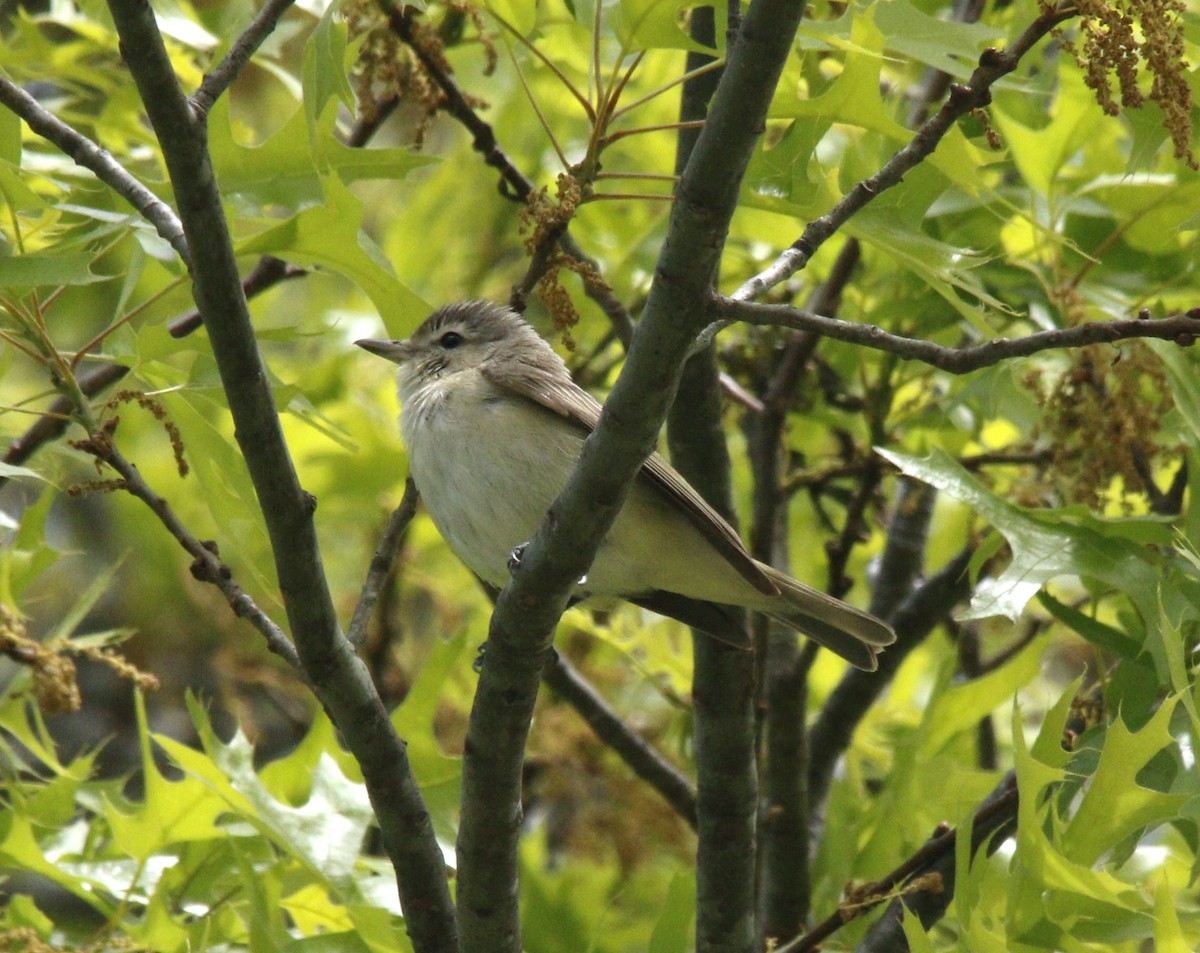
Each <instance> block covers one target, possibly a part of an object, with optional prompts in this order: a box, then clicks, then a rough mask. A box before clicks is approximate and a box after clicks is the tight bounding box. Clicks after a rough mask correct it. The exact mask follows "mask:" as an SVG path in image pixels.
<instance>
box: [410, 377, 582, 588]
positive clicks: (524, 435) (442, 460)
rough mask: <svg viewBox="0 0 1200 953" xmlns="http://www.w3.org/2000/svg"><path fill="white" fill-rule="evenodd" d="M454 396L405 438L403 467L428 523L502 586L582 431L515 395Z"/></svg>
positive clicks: (557, 484) (478, 572) (575, 455)
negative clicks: (463, 399) (461, 399)
mask: <svg viewBox="0 0 1200 953" xmlns="http://www.w3.org/2000/svg"><path fill="white" fill-rule="evenodd" d="M455 403H456V402H455V401H454V400H451V401H449V402H447V404H446V405H445V406H443V407H442V408H440V409H439V410H438V411H437V412H436V413H434V414H432V415H430V416H429V417H428V419H427V420H426V421H425V423H424V425H423V426H422V427H421V429H420V432H419V433H417V434H414V435H412V437H411V438H410V441H409V466H410V467H411V469H412V475H413V479H414V481H415V482H416V484H417V489H418V490H420V491H421V497H422V499H423V500H424V501H425V508H426V510H427V511H428V513H429V515H430V518H431V519H432V520H433V522H434V525H435V526H437V528H438V531H439V532H440V533H441V534H442V536H443V537H445V539H446V542H447V543H449V544H450V548H451V549H453V550H454V552H455V553H456V554H457V555H458V557H459V559H461V560H462V561H463V562H464V563H466V565H467V567H468V568H469V569H470V570H471V571H472V572H474V573H475V574H476V575H477V576H479V577H480V578H481V579H483V580H484V581H485V582H487V583H490V584H491V585H493V586H497V587H503V586H504V585H505V583H506V582H507V581H508V576H509V571H508V562H509V557H510V555H511V553H512V550H513V549H514V548H515V547H516V546H519V545H520V544H522V543H526V542H528V541H529V540H531V539H532V538H533V536H534V534H535V533H536V532H537V529H538V527H539V526H540V525H541V524H542V520H543V519H544V518H545V516H546V511H547V510H548V509H549V508H550V504H551V503H553V502H554V499H555V497H557V495H558V493H559V491H560V490H561V489H562V486H563V484H564V483H565V481H566V477H567V476H568V475H569V473H570V470H571V468H572V467H574V465H575V462H576V461H577V460H578V458H579V452H580V449H581V448H582V446H583V434H582V432H576V431H575V430H574V429H573V428H571V427H570V425H568V424H566V423H565V421H555V420H553V419H552V418H551V417H550V416H549V414H548V412H545V411H540V410H539V409H537V408H533V407H526V408H522V407H521V406H520V405H519V404H518V403H517V402H516V401H515V400H509V399H491V400H486V401H473V402H472V403H473V407H472V408H471V412H469V413H462V412H461V410H462V408H461V407H458V406H455Z"/></svg>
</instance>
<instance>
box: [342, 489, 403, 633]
mask: <svg viewBox="0 0 1200 953" xmlns="http://www.w3.org/2000/svg"><path fill="white" fill-rule="evenodd" d="M419 499H420V494H419V493H418V492H417V485H416V484H415V483H414V482H413V478H412V477H411V476H410V477H409V478H408V479H407V480H406V481H405V482H404V496H403V497H402V498H401V499H400V505H399V506H397V507H396V509H395V510H394V511H393V512H392V516H391V518H390V519H389V520H388V525H387V529H386V530H385V531H384V534H383V539H381V540H380V541H379V546H378V548H376V550H375V555H374V556H372V557H371V568H370V570H369V571H368V573H367V578H366V581H365V582H364V583H363V587H362V594H361V595H359V597H358V604H357V605H355V607H354V615H353V616H352V617H351V619H350V630H349V631H348V632H347V633H346V638H348V639H349V640H350V644H351V645H354V646H359V647H361V646H362V644H363V642H364V641H365V640H366V637H367V624H368V623H369V622H370V621H371V613H372V612H374V611H375V603H376V602H378V601H379V593H380V592H381V591H382V590H383V584H384V583H385V582H386V581H387V577H388V574H389V573H391V571H392V563H393V562H394V561H395V559H396V550H397V549H399V548H400V538H401V537H402V536H403V535H404V531H405V530H406V529H408V524H409V523H411V522H412V519H413V517H414V516H416V515H417V501H418V500H419Z"/></svg>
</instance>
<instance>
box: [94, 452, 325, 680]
mask: <svg viewBox="0 0 1200 953" xmlns="http://www.w3.org/2000/svg"><path fill="white" fill-rule="evenodd" d="M90 452H92V453H93V454H94V455H95V456H96V457H97V458H98V459H100V460H102V461H103V462H104V463H106V464H107V465H108V466H110V467H112V468H113V469H114V470H115V471H116V472H117V473H118V474H120V476H121V480H122V481H123V484H124V485H123V487H122V488H123V489H125V490H127V491H128V492H129V493H131V494H132V495H133V496H135V497H137V498H138V499H139V500H141V501H142V502H143V503H145V504H146V505H147V506H148V507H150V510H151V511H152V512H153V513H154V515H155V516H157V517H158V521H159V522H160V523H162V525H163V526H164V527H166V530H167V532H169V533H170V534H171V535H172V536H174V537H175V539H176V540H178V542H179V545H180V546H182V547H183V548H184V550H185V551H186V552H187V554H188V555H189V556H191V557H192V560H193V561H192V566H191V573H192V578H194V579H197V580H199V581H200V582H207V583H210V584H211V585H213V586H216V587H217V589H219V590H220V591H221V595H223V596H224V597H225V601H226V602H228V603H229V607H230V608H231V609H233V613H234V615H236V616H238V617H239V618H243V619H246V620H247V621H249V623H250V624H251V625H253V626H254V627H255V628H256V629H258V631H259V632H260V633H262V636H263V638H264V639H266V642H267V648H268V649H270V650H271V651H272V652H273V653H275V654H276V655H278V656H279V657H280V658H281V659H283V660H284V661H285V662H287V663H288V665H290V666H291V667H292V669H293V670H295V672H296V674H297V675H299V676H300V677H301V678H302V679H304V680H305V681H306V682H307V681H309V679H308V676H307V674H306V673H305V671H304V668H303V666H302V665H301V664H300V657H299V655H297V654H296V647H295V646H294V645H293V644H292V641H291V639H289V638H288V637H287V634H286V633H285V632H284V631H283V629H281V628H280V627H279V626H278V625H276V624H275V621H274V620H273V619H272V618H271V617H270V616H268V615H267V614H266V612H264V611H263V610H262V609H261V608H260V607H259V605H258V604H257V603H256V602H255V601H254V600H253V599H252V598H251V597H250V596H248V595H247V594H246V593H245V591H244V590H243V589H242V587H241V586H239V585H238V584H237V583H236V582H234V581H233V573H232V572H231V571H230V569H229V567H228V566H227V565H225V563H223V562H222V561H221V558H220V554H219V552H218V550H217V544H216V543H214V542H212V541H207V542H201V540H200V539H198V538H197V537H196V536H195V535H194V534H193V533H192V532H191V531H189V530H188V528H187V527H186V526H184V525H183V522H182V521H181V520H180V519H179V517H178V516H176V515H175V511H174V510H173V509H171V504H170V503H168V502H167V501H166V499H165V498H163V497H162V496H159V495H158V494H157V493H155V492H154V490H153V489H152V488H151V486H150V484H148V483H147V482H146V480H145V478H144V477H143V476H142V474H141V471H139V470H138V468H137V467H135V466H134V465H133V464H132V463H130V462H129V460H128V459H127V458H126V457H125V456H124V455H123V454H122V453H121V452H120V451H119V450H118V449H117V448H116V447H115V446H113V445H112V444H111V442H109V443H107V444H105V445H104V446H102V447H101V446H98V447H94V448H91V449H90Z"/></svg>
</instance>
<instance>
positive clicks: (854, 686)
mask: <svg viewBox="0 0 1200 953" xmlns="http://www.w3.org/2000/svg"><path fill="white" fill-rule="evenodd" d="M973 555H974V548H973V547H970V546H968V547H967V548H965V549H964V550H963V551H962V552H960V553H959V554H958V555H957V556H955V557H954V558H953V559H952V560H950V562H948V563H946V565H945V566H943V567H942V568H941V569H940V570H938V571H937V572H936V573H935V574H934V575H932V576H930V577H929V579H927V580H926V581H925V583H924V584H923V585H921V586H920V587H919V588H917V589H916V590H914V591H913V592H912V594H911V595H909V596H908V598H906V599H905V600H904V601H903V602H902V603H900V605H899V606H898V607H897V608H896V611H895V613H894V614H893V615H892V617H891V619H890V620H889V621H890V622H891V623H892V628H894V629H895V630H896V644H895V645H890V646H888V650H887V651H886V652H882V653H881V654H880V656H879V670H878V671H877V672H872V673H870V674H869V676H868V677H866V678H859V677H856V674H855V673H856V672H858V671H859V670H858V669H854V670H853V671H849V672H847V673H846V674H845V675H844V676H843V677H842V680H841V682H839V683H838V686H837V688H835V689H834V690H833V692H832V694H830V696H829V699H828V701H826V703H825V706H824V707H823V708H822V709H821V714H820V715H819V716H817V720H816V722H814V723H813V726H812V728H810V729H809V733H808V750H809V751H810V752H811V760H810V761H809V764H808V791H809V801H810V805H811V808H810V809H811V810H813V811H816V810H818V809H819V808H820V805H821V804H822V803H824V801H825V796H826V794H827V793H828V792H829V785H830V782H831V781H832V778H833V769H834V767H835V765H836V764H837V760H838V758H840V757H841V756H842V752H844V751H845V750H846V748H848V747H849V745H850V739H851V738H852V737H853V736H854V729H855V728H856V727H857V726H858V723H859V722H860V721H862V718H863V716H864V715H865V714H866V712H867V709H869V708H870V707H871V705H872V704H873V703H874V701H875V699H876V698H878V697H879V694H880V693H881V692H882V691H883V690H884V689H885V688H886V687H887V685H888V683H889V682H890V681H891V678H892V676H894V675H895V674H896V671H897V669H899V668H900V664H901V663H902V662H903V661H904V659H905V658H907V657H908V653H909V652H911V651H912V650H913V649H915V648H916V647H917V646H918V645H920V644H921V642H922V641H923V640H924V639H925V638H926V636H928V635H929V633H930V632H932V631H933V629H934V627H935V626H936V625H937V624H938V622H939V621H941V619H942V618H943V617H944V616H945V615H946V613H948V612H949V611H950V610H951V609H953V608H954V607H955V606H956V605H957V604H958V603H959V602H961V601H962V600H963V599H965V598H966V597H967V596H968V595H970V593H971V580H970V579H969V578H968V577H967V567H968V566H969V565H970V563H971V557H972V556H973ZM863 674H866V673H863Z"/></svg>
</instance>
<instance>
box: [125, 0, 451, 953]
mask: <svg viewBox="0 0 1200 953" xmlns="http://www.w3.org/2000/svg"><path fill="white" fill-rule="evenodd" d="M109 9H110V10H111V12H112V16H113V20H114V23H115V24H116V28H117V32H118V34H119V36H120V38H121V48H122V50H123V51H124V54H125V60H126V63H127V65H128V67H129V70H130V72H131V73H132V75H133V78H134V82H135V83H136V84H137V87H138V90H139V92H140V94H141V97H142V101H143V103H144V105H145V107H146V110H147V113H148V114H149V117H150V122H151V125H152V126H153V128H154V132H155V134H156V136H157V137H158V140H159V143H160V144H161V146H162V152H163V157H164V159H165V160H166V164H167V170H168V172H169V174H170V178H171V184H172V186H173V188H174V190H175V195H176V198H177V201H178V203H179V210H180V219H181V220H182V222H183V227H184V230H185V232H186V234H187V235H188V236H197V239H196V240H193V241H191V242H189V245H190V247H191V248H192V250H193V258H192V261H191V263H190V267H191V272H192V278H193V294H194V296H195V298H196V304H197V306H198V307H199V309H200V313H201V315H202V316H203V318H204V324H205V327H206V328H207V330H208V333H209V339H210V340H211V342H212V347H213V353H214V356H215V358H216V362H217V368H218V371H219V372H220V376H221V382H222V385H223V387H224V390H225V393H226V396H227V397H228V400H229V408H230V411H231V413H232V415H233V420H234V426H235V436H236V438H237V441H238V444H239V446H240V447H241V450H242V453H243V455H244V457H245V460H246V463H247V467H248V469H249V471H250V477H251V480H252V481H253V483H254V487H255V490H256V492H257V494H258V499H259V504H260V506H261V508H262V512H263V515H264V518H265V520H266V524H267V531H268V534H269V536H270V540H271V548H272V552H273V553H274V556H275V565H276V569H277V572H278V575H279V581H280V589H281V593H282V596H283V600H284V605H285V607H286V609H287V615H288V622H289V624H290V627H291V630H292V633H293V636H294V638H295V640H296V647H297V649H298V651H299V656H300V659H301V661H302V663H303V665H304V669H305V671H306V672H307V673H308V674H309V677H310V679H311V680H312V683H313V685H314V686H315V688H316V690H317V693H318V695H319V697H320V699H321V702H322V704H323V705H324V706H325V707H326V710H327V711H328V712H329V713H330V715H331V717H332V718H333V720H334V722H335V723H336V724H337V726H338V728H339V729H340V730H341V731H342V733H343V736H344V737H345V739H346V742H347V744H348V746H349V747H350V749H351V752H352V753H353V754H354V756H355V758H356V759H357V761H358V763H359V765H360V766H361V768H362V771H363V777H364V780H365V781H366V786H367V791H368V794H369V795H370V798H371V803H372V805H373V807H374V809H375V813H376V817H377V818H378V820H379V824H380V831H381V834H382V839H383V843H384V846H385V849H386V850H387V853H388V856H389V857H390V858H391V861H392V863H393V865H394V867H395V869H396V874H397V881H398V884H399V891H400V897H401V902H402V903H403V905H404V911H405V923H406V926H407V927H408V930H409V932H410V934H411V936H412V938H413V944H414V946H415V947H416V949H417V950H418V951H420V953H427V951H446V953H456V951H457V946H458V944H457V938H456V930H455V921H454V916H453V910H452V906H451V903H450V896H449V886H448V884H447V881H446V875H445V867H444V861H443V858H442V853H441V849H440V848H439V846H438V843H437V840H436V838H435V837H434V834H433V828H432V823H431V821H430V818H429V815H428V812H427V810H426V809H425V805H424V802H423V800H422V798H421V793H420V790H419V789H418V787H417V785H416V781H415V779H414V778H413V776H412V772H411V769H410V767H409V763H408V758H407V754H406V752H405V747H404V743H403V742H402V741H401V740H400V739H399V738H398V737H397V736H396V733H395V731H394V730H393V728H392V725H391V722H390V720H389V719H388V715H387V711H386V710H385V709H384V707H383V704H382V702H381V701H380V699H379V696H378V694H377V693H376V691H375V688H374V686H373V685H372V684H371V679H370V675H369V673H368V672H367V669H366V666H365V665H364V664H363V663H362V660H361V659H359V658H358V657H357V656H356V655H355V654H354V651H353V647H352V646H351V645H350V644H349V642H347V641H346V639H345V638H344V637H343V636H342V634H341V631H340V628H339V626H338V620H337V616H336V614H335V612H334V608H333V602H332V599H331V598H330V594H329V589H328V584H327V581H326V579H325V575H324V572H323V570H322V566H321V561H320V553H319V550H318V547H317V539H316V532H315V527H314V525H313V509H314V501H313V499H312V497H310V496H309V495H308V494H306V493H305V492H304V491H303V489H302V488H301V486H300V483H299V480H298V479H297V476H296V471H295V468H294V466H293V464H292V460H291V457H290V455H289V453H288V449H287V445H286V443H285V442H284V439H283V432H282V428H281V426H280V422H279V417H278V414H277V412H276V410H275V405H274V401H273V398H272V394H271V389H270V385H269V383H268V375H267V370H266V367H265V366H264V365H263V362H262V358H261V356H260V355H259V352H258V347H257V343H256V341H255V337H254V331H253V327H252V326H251V323H250V315H249V311H248V308H247V306H246V298H245V295H244V294H243V293H242V287H241V280H240V278H239V275H238V271H237V262H236V260H235V258H234V254H233V247H232V244H231V240H230V236H229V230H228V227H227V224H226V221H225V216H224V211H223V208H222V204H221V197H220V194H219V192H218V190H217V186H216V181H215V178H214V175H213V169H212V164H211V161H210V158H209V155H208V151H207V148H206V137H205V130H204V126H203V123H202V122H199V121H198V120H197V118H196V116H195V114H194V112H193V109H192V105H191V103H190V102H189V101H188V100H187V98H186V97H185V96H184V94H183V91H182V90H181V89H180V88H179V84H178V81H177V79H176V77H175V75H174V72H173V70H172V68H171V63H170V59H169V57H168V55H167V51H166V49H165V47H164V44H163V40H162V36H161V35H160V34H159V32H158V28H157V25H156V23H155V19H154V11H153V9H152V8H151V7H150V4H149V3H148V2H145V0H112V2H111V3H110V5H109Z"/></svg>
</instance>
